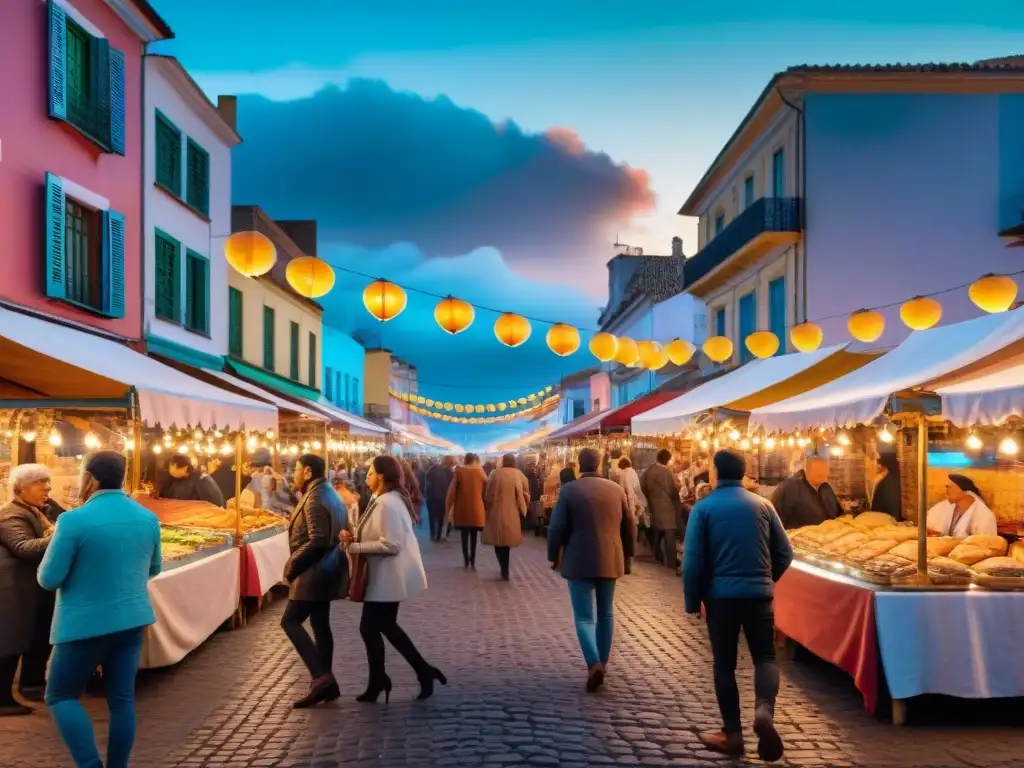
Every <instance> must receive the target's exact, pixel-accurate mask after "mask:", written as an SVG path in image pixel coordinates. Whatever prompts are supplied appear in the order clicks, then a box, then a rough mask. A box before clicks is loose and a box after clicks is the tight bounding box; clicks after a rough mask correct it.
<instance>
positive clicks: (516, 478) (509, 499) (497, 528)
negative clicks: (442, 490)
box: [483, 453, 530, 581]
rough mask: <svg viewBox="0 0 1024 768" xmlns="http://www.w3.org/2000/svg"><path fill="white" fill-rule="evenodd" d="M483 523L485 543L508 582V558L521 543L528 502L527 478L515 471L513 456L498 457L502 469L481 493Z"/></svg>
mask: <svg viewBox="0 0 1024 768" xmlns="http://www.w3.org/2000/svg"><path fill="white" fill-rule="evenodd" d="M484 501H485V506H486V516H487V517H486V522H485V523H484V537H483V538H484V544H489V545H490V546H492V547H494V555H495V557H497V558H498V567H499V568H500V569H501V580H502V581H508V579H509V570H508V565H509V558H510V557H511V551H512V549H511V548H512V547H518V546H519V545H520V544H522V543H523V526H522V524H521V521H522V519H523V518H524V517H525V516H526V510H527V507H528V505H529V503H530V483H529V481H528V480H527V479H526V475H524V474H523V473H522V472H520V471H519V470H518V469H516V457H515V455H514V454H511V453H506V454H505V455H504V456H502V457H501V468H500V469H496V470H494V471H493V472H492V473H491V475H490V477H488V478H487V488H486V490H485V493H484Z"/></svg>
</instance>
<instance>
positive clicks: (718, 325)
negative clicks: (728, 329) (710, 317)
mask: <svg viewBox="0 0 1024 768" xmlns="http://www.w3.org/2000/svg"><path fill="white" fill-rule="evenodd" d="M715 335H716V336H725V307H722V308H721V309H719V310H718V311H717V312H715Z"/></svg>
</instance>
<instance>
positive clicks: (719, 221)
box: [715, 213, 725, 235]
mask: <svg viewBox="0 0 1024 768" xmlns="http://www.w3.org/2000/svg"><path fill="white" fill-rule="evenodd" d="M723 229H725V214H724V213H719V214H717V215H716V216H715V235H720V234H722V230H723Z"/></svg>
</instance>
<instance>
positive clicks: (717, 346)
mask: <svg viewBox="0 0 1024 768" xmlns="http://www.w3.org/2000/svg"><path fill="white" fill-rule="evenodd" d="M701 349H703V350H704V354H705V355H707V356H708V359H709V360H712V361H714V362H716V363H724V362H725V361H726V360H728V359H729V358H730V357H732V341H731V340H729V339H727V338H726V337H725V336H712V337H711V338H710V339H708V340H707V341H705V342H704V344H703V345H702V347H701Z"/></svg>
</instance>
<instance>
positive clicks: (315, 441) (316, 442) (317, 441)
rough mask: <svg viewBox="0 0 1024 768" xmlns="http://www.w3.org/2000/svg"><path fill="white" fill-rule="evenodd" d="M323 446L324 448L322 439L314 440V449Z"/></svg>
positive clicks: (316, 449)
mask: <svg viewBox="0 0 1024 768" xmlns="http://www.w3.org/2000/svg"><path fill="white" fill-rule="evenodd" d="M321 448H323V445H321V443H320V441H319V440H314V441H313V450H314V451H319V450H320V449H321Z"/></svg>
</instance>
